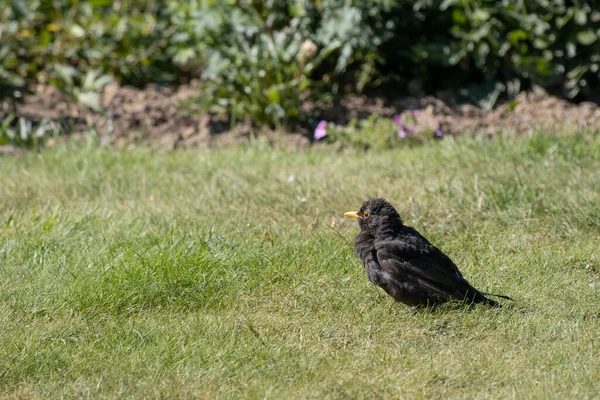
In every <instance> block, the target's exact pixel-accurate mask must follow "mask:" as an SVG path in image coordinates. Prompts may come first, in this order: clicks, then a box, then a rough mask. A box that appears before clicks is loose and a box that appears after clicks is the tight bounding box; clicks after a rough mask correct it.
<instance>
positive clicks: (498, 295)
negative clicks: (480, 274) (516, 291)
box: [479, 292, 514, 301]
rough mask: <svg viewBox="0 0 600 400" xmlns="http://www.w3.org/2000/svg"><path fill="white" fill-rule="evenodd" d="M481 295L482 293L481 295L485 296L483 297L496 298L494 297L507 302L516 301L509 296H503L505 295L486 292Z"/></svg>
mask: <svg viewBox="0 0 600 400" xmlns="http://www.w3.org/2000/svg"><path fill="white" fill-rule="evenodd" d="M479 293H481V294H483V295H485V296H494V297H500V298H502V299H506V300H510V301H514V300H513V299H512V297H508V296H505V295H503V294H494V293H486V292H479Z"/></svg>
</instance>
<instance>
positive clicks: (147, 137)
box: [0, 82, 600, 148]
mask: <svg viewBox="0 0 600 400" xmlns="http://www.w3.org/2000/svg"><path fill="white" fill-rule="evenodd" d="M198 93H199V89H198V87H197V84H196V83H193V82H192V83H191V84H188V85H182V86H179V87H177V88H171V87H162V86H157V85H149V86H147V87H146V88H144V89H138V88H133V87H127V86H125V87H121V86H119V85H118V84H112V85H109V86H107V87H106V88H105V90H104V92H103V94H102V105H103V107H104V112H101V113H98V112H94V111H92V110H90V109H89V108H88V107H87V106H85V105H81V104H72V103H69V102H67V101H66V98H65V96H64V95H63V94H62V93H61V92H59V91H58V90H57V89H55V88H53V87H48V86H40V87H38V88H37V90H36V93H35V94H33V95H30V96H28V97H26V99H25V102H24V103H23V104H20V105H18V106H17V113H18V115H20V116H25V117H26V118H29V119H31V120H32V121H40V120H42V119H44V118H49V119H53V120H58V121H62V122H63V123H66V124H68V125H69V127H70V129H71V130H72V131H73V132H74V133H84V132H88V131H90V130H91V129H93V130H95V131H96V132H97V133H98V135H100V136H102V137H103V138H104V139H105V140H107V141H109V142H111V143H116V144H119V143H120V144H126V145H127V144H132V143H140V142H144V143H148V144H150V145H152V146H158V147H161V148H175V147H198V146H200V147H214V146H220V145H225V144H235V143H240V142H244V141H247V140H248V139H249V137H250V134H251V132H252V131H255V129H254V128H255V127H253V126H252V123H251V121H248V120H247V121H242V122H241V123H239V124H237V126H235V127H234V128H233V129H231V127H230V126H229V124H228V123H227V121H225V120H223V119H222V118H218V117H214V116H210V115H207V114H199V113H190V112H189V111H188V112H186V110H185V109H184V108H182V107H181V106H180V105H181V103H182V101H185V100H190V99H193V98H194V97H195V96H197V95H198ZM7 110H8V107H7V106H6V105H4V106H3V105H1V104H0V116H1V115H2V114H3V113H6V112H8V111H7ZM408 110H419V111H420V114H419V118H418V122H417V126H416V127H415V128H416V132H417V134H418V133H419V131H425V130H427V131H429V132H431V130H432V129H436V128H439V129H441V130H442V131H443V132H444V133H445V134H452V135H456V136H459V135H463V134H486V135H494V134H495V133H496V132H498V131H500V130H504V131H511V132H514V133H516V134H525V133H527V132H529V131H531V130H533V129H552V130H562V131H577V130H581V129H595V130H597V129H598V128H600V108H599V107H598V105H597V104H595V103H591V102H584V103H580V104H574V103H569V102H567V101H565V100H562V99H559V98H556V97H552V96H549V95H547V94H541V93H538V94H535V93H521V94H520V95H519V96H518V97H517V98H516V99H514V100H513V101H512V102H507V103H505V104H500V105H498V106H497V107H495V108H494V109H493V110H491V111H483V110H481V109H479V108H477V107H474V106H472V105H469V104H458V103H457V101H456V100H455V98H454V96H453V95H452V94H451V93H438V94H437V95H436V96H422V97H408V96H401V95H399V96H397V98H392V99H390V96H387V97H382V96H377V95H369V96H367V95H350V96H345V97H343V98H341V99H340V100H339V101H338V102H337V103H336V104H335V105H332V106H331V107H329V108H328V109H326V110H322V111H321V113H320V115H319V117H320V119H325V120H327V121H330V122H333V123H336V124H346V123H347V122H348V121H349V120H350V119H352V118H356V119H361V118H366V117H368V116H369V115H371V114H374V113H375V114H378V115H380V116H382V117H392V116H393V115H396V114H402V113H404V112H407V111H408ZM263 133H264V134H265V137H267V138H268V139H269V140H270V141H271V142H272V143H275V144H283V145H285V146H294V147H305V146H308V145H310V142H311V137H312V130H311V129H310V128H309V127H306V128H301V129H300V131H299V133H297V134H281V133H276V132H263Z"/></svg>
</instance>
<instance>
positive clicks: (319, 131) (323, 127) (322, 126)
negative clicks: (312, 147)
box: [314, 121, 327, 140]
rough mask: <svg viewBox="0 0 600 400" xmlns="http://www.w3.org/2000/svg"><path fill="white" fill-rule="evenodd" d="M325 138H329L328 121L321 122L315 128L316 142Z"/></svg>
mask: <svg viewBox="0 0 600 400" xmlns="http://www.w3.org/2000/svg"><path fill="white" fill-rule="evenodd" d="M325 136H327V121H321V122H319V123H318V124H317V127H316V128H315V135H314V138H315V140H321V139H323V138H324V137H325Z"/></svg>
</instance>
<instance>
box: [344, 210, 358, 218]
mask: <svg viewBox="0 0 600 400" xmlns="http://www.w3.org/2000/svg"><path fill="white" fill-rule="evenodd" d="M344 216H346V217H350V218H354V219H360V217H359V216H358V211H348V212H347V213H344Z"/></svg>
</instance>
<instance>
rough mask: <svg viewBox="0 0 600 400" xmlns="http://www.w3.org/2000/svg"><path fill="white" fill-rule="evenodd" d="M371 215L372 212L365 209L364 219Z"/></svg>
mask: <svg viewBox="0 0 600 400" xmlns="http://www.w3.org/2000/svg"><path fill="white" fill-rule="evenodd" d="M370 216H371V213H370V212H368V211H365V212H364V213H363V218H364V219H367V218H369V217H370Z"/></svg>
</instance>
